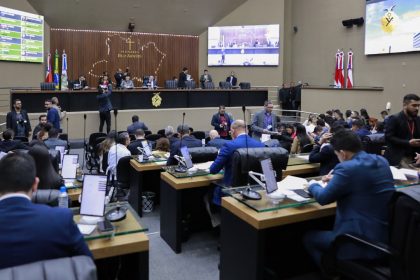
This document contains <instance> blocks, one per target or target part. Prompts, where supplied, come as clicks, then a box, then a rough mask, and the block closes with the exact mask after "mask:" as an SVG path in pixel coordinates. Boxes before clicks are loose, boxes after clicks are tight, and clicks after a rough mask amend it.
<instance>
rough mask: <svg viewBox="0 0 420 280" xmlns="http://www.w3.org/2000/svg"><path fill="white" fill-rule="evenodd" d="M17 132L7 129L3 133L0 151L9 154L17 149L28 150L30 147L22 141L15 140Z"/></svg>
mask: <svg viewBox="0 0 420 280" xmlns="http://www.w3.org/2000/svg"><path fill="white" fill-rule="evenodd" d="M14 136H15V132H14V131H13V130H12V129H7V130H6V131H5V132H3V141H0V151H1V152H4V153H8V152H10V151H13V150H17V149H25V150H27V149H28V146H26V145H25V144H23V143H22V141H20V140H14V139H13V137H14Z"/></svg>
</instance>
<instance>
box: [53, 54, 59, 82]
mask: <svg viewBox="0 0 420 280" xmlns="http://www.w3.org/2000/svg"><path fill="white" fill-rule="evenodd" d="M54 87H55V89H60V76H59V74H58V51H57V50H55V55H54Z"/></svg>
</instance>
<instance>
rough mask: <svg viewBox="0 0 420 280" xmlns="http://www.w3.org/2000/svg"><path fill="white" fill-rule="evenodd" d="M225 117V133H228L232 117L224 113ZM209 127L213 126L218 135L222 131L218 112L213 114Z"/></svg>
mask: <svg viewBox="0 0 420 280" xmlns="http://www.w3.org/2000/svg"><path fill="white" fill-rule="evenodd" d="M225 117H226V119H227V131H228V133H229V131H230V125H231V124H232V122H233V117H232V115H231V114H229V113H225ZM211 125H212V126H214V129H215V130H217V132H219V133H220V131H223V128H221V127H220V114H219V112H217V113H216V114H214V115H213V117H212V118H211Z"/></svg>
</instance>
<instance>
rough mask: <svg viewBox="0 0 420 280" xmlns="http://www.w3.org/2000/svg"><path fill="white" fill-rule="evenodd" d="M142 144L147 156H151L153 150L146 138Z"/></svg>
mask: <svg viewBox="0 0 420 280" xmlns="http://www.w3.org/2000/svg"><path fill="white" fill-rule="evenodd" d="M141 145H142V146H143V151H144V154H145V155H146V156H147V157H150V156H151V155H152V150H151V149H150V146H149V143H148V142H147V141H146V140H144V141H141Z"/></svg>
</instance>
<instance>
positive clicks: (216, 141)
mask: <svg viewBox="0 0 420 280" xmlns="http://www.w3.org/2000/svg"><path fill="white" fill-rule="evenodd" d="M209 137H210V141H209V142H208V143H207V146H208V147H216V148H217V149H220V148H222V146H223V145H224V144H225V143H226V142H227V141H228V140H225V139H222V138H220V135H219V133H217V131H216V130H214V129H213V130H210V132H209Z"/></svg>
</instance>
